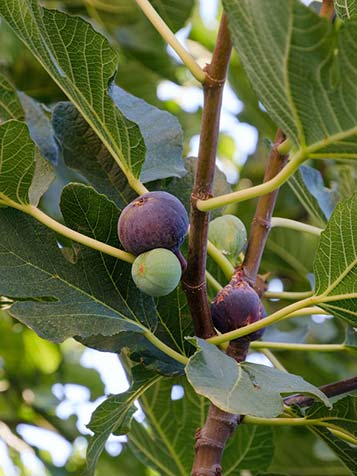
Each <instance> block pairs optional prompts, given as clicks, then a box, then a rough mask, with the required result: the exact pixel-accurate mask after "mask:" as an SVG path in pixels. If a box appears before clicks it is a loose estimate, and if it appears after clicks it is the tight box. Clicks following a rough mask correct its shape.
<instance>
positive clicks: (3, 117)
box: [0, 69, 24, 124]
mask: <svg viewBox="0 0 357 476" xmlns="http://www.w3.org/2000/svg"><path fill="white" fill-rule="evenodd" d="M10 119H17V120H19V121H23V120H24V111H23V110H22V107H21V103H20V101H19V98H18V96H17V93H16V89H15V87H14V86H13V85H12V84H11V82H10V80H9V78H8V77H7V76H6V75H5V74H4V73H3V72H2V71H1V69H0V124H1V123H2V122H5V121H8V120H10Z"/></svg>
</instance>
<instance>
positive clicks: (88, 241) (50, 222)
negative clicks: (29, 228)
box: [4, 198, 135, 264]
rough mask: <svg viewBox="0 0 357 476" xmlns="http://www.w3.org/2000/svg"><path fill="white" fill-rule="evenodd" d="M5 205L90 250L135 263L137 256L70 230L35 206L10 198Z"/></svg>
mask: <svg viewBox="0 0 357 476" xmlns="http://www.w3.org/2000/svg"><path fill="white" fill-rule="evenodd" d="M4 204H6V205H8V206H10V207H12V208H16V209H17V210H20V211H22V212H24V213H26V214H27V215H30V216H32V217H33V218H35V219H36V220H37V221H39V222H40V223H42V224H43V225H45V226H47V228H50V229H51V230H53V231H55V232H56V233H58V234H59V235H62V236H65V237H66V238H69V239H70V240H73V241H75V242H77V243H80V244H81V245H84V246H88V248H92V249H94V250H97V251H100V252H101V253H105V254H107V255H110V256H113V257H114V258H117V259H120V260H122V261H126V262H127V263H130V264H131V263H133V262H134V260H135V256H133V255H131V254H130V253H127V252H126V251H122V250H120V249H119V248H115V247H114V246H110V245H107V244H106V243H103V242H101V241H98V240H95V239H94V238H90V237H89V236H86V235H82V233H79V232H78V231H75V230H72V229H71V228H68V226H65V225H62V223H59V222H58V221H56V220H54V219H53V218H51V217H50V216H48V215H46V213H44V212H43V211H41V210H40V209H39V208H37V207H35V206H33V205H28V204H23V203H17V202H14V201H13V200H11V199H9V198H6V201H4Z"/></svg>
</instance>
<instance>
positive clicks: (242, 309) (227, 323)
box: [211, 277, 266, 340]
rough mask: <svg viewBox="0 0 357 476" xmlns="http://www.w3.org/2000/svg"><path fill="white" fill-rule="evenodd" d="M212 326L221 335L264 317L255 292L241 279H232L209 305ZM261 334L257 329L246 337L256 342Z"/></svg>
mask: <svg viewBox="0 0 357 476" xmlns="http://www.w3.org/2000/svg"><path fill="white" fill-rule="evenodd" d="M211 313H212V320H213V324H214V326H215V327H216V329H217V330H219V331H220V332H222V333H226V332H230V331H233V330H235V329H240V328H241V327H245V326H247V325H249V324H252V323H253V322H256V321H259V320H260V319H262V318H263V317H265V316H266V313H265V310H264V307H263V305H262V303H261V301H260V298H259V296H258V294H257V293H256V291H255V290H254V289H253V288H252V287H251V286H250V285H249V284H248V283H247V282H246V281H244V280H243V279H237V278H236V277H233V279H232V281H231V282H230V283H229V284H227V286H225V287H224V288H223V289H222V290H221V291H220V292H219V293H218V294H217V296H216V297H215V299H214V300H213V302H212V305H211ZM262 334H263V329H259V330H258V331H255V332H253V333H251V334H249V335H248V336H247V337H249V340H256V339H259V338H260V337H261V335H262Z"/></svg>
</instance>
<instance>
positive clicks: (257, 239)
mask: <svg viewBox="0 0 357 476" xmlns="http://www.w3.org/2000/svg"><path fill="white" fill-rule="evenodd" d="M285 139H286V137H285V135H284V133H283V132H282V131H281V129H278V131H277V133H276V136H275V143H274V146H273V148H272V151H271V153H270V156H269V160H268V164H267V167H266V170H265V175H264V182H268V181H269V180H271V179H272V178H273V177H275V176H276V175H277V174H278V173H279V172H280V171H281V170H282V169H283V167H284V166H285V164H286V163H287V160H288V156H287V155H281V154H280V153H279V152H278V149H277V148H278V147H279V145H280V144H282V143H283V142H284V141H285ZM278 193H279V189H278V188H277V189H275V190H274V191H273V192H271V193H268V194H267V195H263V196H262V197H260V198H259V200H258V204H257V208H256V211H255V215H254V218H253V221H252V226H251V229H250V236H249V241H248V249H247V253H246V255H245V258H244V261H243V272H244V275H245V277H246V279H247V280H248V282H249V283H250V284H251V285H252V286H254V285H255V281H256V279H257V274H258V271H259V266H260V262H261V259H262V256H263V251H264V248H265V243H266V240H267V239H268V235H269V231H270V227H271V217H272V215H273V210H274V207H275V202H276V198H277V196H278Z"/></svg>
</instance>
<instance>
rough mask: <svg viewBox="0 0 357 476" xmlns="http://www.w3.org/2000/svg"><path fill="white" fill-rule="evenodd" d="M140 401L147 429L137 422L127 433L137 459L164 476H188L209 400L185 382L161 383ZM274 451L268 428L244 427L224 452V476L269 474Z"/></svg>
mask: <svg viewBox="0 0 357 476" xmlns="http://www.w3.org/2000/svg"><path fill="white" fill-rule="evenodd" d="M177 392H182V393H181V395H178V394H177ZM172 396H175V398H176V399H175V400H173V399H172ZM179 396H180V397H181V398H178V397H179ZM139 401H140V405H141V407H142V409H143V411H144V413H145V416H146V419H145V425H142V424H140V423H138V422H135V421H133V424H132V429H131V431H130V432H129V435H128V437H129V444H130V447H131V448H132V450H133V452H134V454H135V455H136V456H137V457H139V458H140V460H141V461H142V462H143V463H144V464H146V465H147V466H150V467H152V468H154V469H156V470H157V471H158V472H159V473H160V474H161V475H162V476H181V475H182V476H186V475H187V474H189V473H190V471H191V467H192V461H193V457H194V442H195V431H196V430H197V428H200V427H202V426H203V425H204V423H205V418H206V411H207V409H208V402H207V400H205V399H203V398H202V397H200V396H198V395H197V394H196V393H195V392H194V390H193V389H192V387H191V386H190V385H188V384H187V381H185V379H182V378H181V379H161V380H160V381H159V382H157V383H155V385H154V386H152V387H151V388H150V389H149V390H148V391H147V392H145V394H144V395H142V396H141V397H140V400H139ZM272 450H273V439H272V431H271V429H270V428H268V427H256V426H253V425H246V426H242V427H240V428H239V431H237V432H235V434H234V435H233V436H232V438H231V439H230V440H229V443H228V445H227V447H226V450H225V453H224V456H223V462H222V465H223V469H224V474H227V476H228V475H229V476H233V475H234V476H238V475H239V474H240V471H241V470H242V469H247V468H250V469H251V468H253V469H255V470H256V469H261V470H264V469H267V467H268V465H269V463H270V460H271V457H272ZM258 453H259V454H258Z"/></svg>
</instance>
